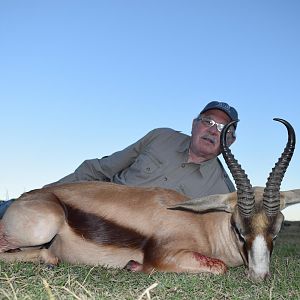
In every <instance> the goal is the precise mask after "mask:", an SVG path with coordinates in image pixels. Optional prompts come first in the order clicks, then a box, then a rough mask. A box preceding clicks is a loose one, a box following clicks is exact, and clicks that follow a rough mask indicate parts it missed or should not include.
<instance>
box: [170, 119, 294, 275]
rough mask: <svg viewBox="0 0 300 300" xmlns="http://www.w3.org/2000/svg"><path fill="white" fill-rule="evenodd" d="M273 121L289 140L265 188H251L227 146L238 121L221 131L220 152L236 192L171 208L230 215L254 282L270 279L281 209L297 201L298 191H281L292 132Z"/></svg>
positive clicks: (279, 120)
mask: <svg viewBox="0 0 300 300" xmlns="http://www.w3.org/2000/svg"><path fill="white" fill-rule="evenodd" d="M274 120H275V121H278V122H281V123H283V124H284V125H285V126H286V128H287V131H288V141H287V144H286V147H285V149H284V151H283V153H282V154H281V157H280V158H279V160H278V162H277V163H276V164H275V166H274V168H273V169H272V171H271V173H270V175H269V177H268V179H267V183H266V186H265V187H254V188H253V187H252V185H251V183H250V180H249V179H248V176H247V174H246V173H245V171H244V170H243V169H242V167H241V165H240V164H239V163H238V161H237V160H236V159H235V158H234V156H233V154H232V153H231V150H230V149H229V147H228V146H227V142H226V136H227V132H228V130H229V128H230V127H231V126H232V125H233V124H234V123H235V122H237V121H233V122H231V123H229V124H227V125H226V126H225V127H224V129H223V130H222V133H221V151H222V155H223V157H224V159H225V161H226V163H227V166H228V168H229V170H230V172H231V174H232V176H233V179H234V181H235V184H236V188H237V192H236V193H229V194H223V195H210V196H206V197H203V198H199V199H192V200H189V201H187V202H185V203H182V204H179V205H176V206H174V207H172V209H184V210H191V211H195V212H206V211H226V212H230V213H232V216H231V219H230V222H231V226H232V230H233V232H234V235H235V236H236V243H237V246H238V249H239V252H240V254H241V256H242V258H243V260H244V263H245V265H247V266H248V276H249V277H250V278H251V279H253V280H262V279H265V278H266V277H267V276H269V266H270V258H271V254H272V250H273V245H274V241H275V239H276V237H277V234H278V233H279V231H280V228H281V225H282V222H283V220H284V217H283V214H282V213H281V212H280V210H281V209H283V208H285V207H286V206H288V205H291V204H295V203H298V202H300V190H299V189H298V190H291V191H285V192H280V185H281V182H282V179H283V176H284V174H285V171H286V169H287V167H288V165H289V163H290V160H291V158H292V156H293V152H294V149H295V143H296V137H295V131H294V129H293V127H292V126H291V125H290V124H289V123H288V122H287V121H285V120H283V119H278V118H275V119H274Z"/></svg>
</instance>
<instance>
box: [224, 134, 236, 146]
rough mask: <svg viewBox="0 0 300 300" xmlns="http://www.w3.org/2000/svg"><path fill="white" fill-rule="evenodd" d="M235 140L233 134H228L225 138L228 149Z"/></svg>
mask: <svg viewBox="0 0 300 300" xmlns="http://www.w3.org/2000/svg"><path fill="white" fill-rule="evenodd" d="M235 140H236V137H235V136H234V135H233V134H229V135H228V136H227V137H226V142H227V145H228V147H230V146H231V145H232V144H233V143H234V142H235Z"/></svg>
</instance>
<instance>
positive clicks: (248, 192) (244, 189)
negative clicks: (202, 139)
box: [220, 121, 255, 217]
mask: <svg viewBox="0 0 300 300" xmlns="http://www.w3.org/2000/svg"><path fill="white" fill-rule="evenodd" d="M237 122H238V121H232V122H230V123H228V124H227V125H225V127H224V128H223V130H222V132H221V143H220V146H221V151H222V155H223V157H224V160H225V162H226V164H227V166H228V168H229V170H230V172H231V174H232V177H233V179H234V181H235V184H236V188H237V204H238V209H239V212H240V214H241V215H242V216H244V217H250V216H251V215H252V214H253V212H254V204H255V200H254V191H253V188H252V185H251V184H250V180H249V179H248V176H247V174H246V173H245V171H244V170H243V169H242V167H241V165H240V164H239V163H238V161H237V160H236V159H235V158H234V156H233V154H232V153H231V151H230V149H229V147H228V146H227V141H226V137H227V132H228V130H229V128H230V127H231V126H232V125H233V124H235V123H237Z"/></svg>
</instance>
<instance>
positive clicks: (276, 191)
mask: <svg viewBox="0 0 300 300" xmlns="http://www.w3.org/2000/svg"><path fill="white" fill-rule="evenodd" d="M273 120H275V121H278V122H281V123H282V124H284V125H285V127H286V128H287V131H288V141H287V144H286V146H285V148H284V151H283V152H282V154H281V157H280V158H279V159H278V162H277V163H276V164H275V166H274V168H273V169H272V171H271V173H270V175H269V177H268V180H267V183H266V187H265V189H264V194H263V206H264V209H265V212H266V214H267V215H268V216H274V215H276V214H277V213H278V211H279V210H280V185H281V182H282V179H283V176H284V174H285V171H286V169H287V167H288V165H289V163H290V161H291V159H292V156H293V153H294V150H295V144H296V135H295V131H294V128H293V127H292V125H291V124H290V123H289V122H287V121H286V120H283V119H279V118H274V119H273Z"/></svg>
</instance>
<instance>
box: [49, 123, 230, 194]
mask: <svg viewBox="0 0 300 300" xmlns="http://www.w3.org/2000/svg"><path fill="white" fill-rule="evenodd" d="M189 145H190V136H188V135H185V134H183V133H180V132H178V131H175V130H173V129H169V128H158V129H154V130H152V131H150V132H149V133H148V134H147V135H145V136H144V137H143V138H141V139H140V140H138V141H137V142H136V143H134V144H132V145H130V146H128V147H127V148H125V149H124V150H122V151H118V152H115V153H113V154H112V155H110V156H106V157H103V158H101V159H91V160H86V161H84V162H83V163H82V164H81V165H80V166H79V167H78V168H77V169H76V170H75V172H74V173H72V174H70V175H68V176H66V177H64V178H62V179H61V180H59V181H58V182H55V183H53V184H60V183H67V182H76V181H89V180H100V181H111V182H115V183H118V184H124V185H130V186H158V187H163V188H170V189H173V190H176V191H178V192H181V193H183V194H185V195H187V196H189V197H191V198H195V197H201V196H206V195H212V194H223V193H228V192H232V191H234V190H235V188H234V185H233V184H232V182H231V180H230V179H229V177H228V175H227V174H226V172H225V170H224V168H223V166H222V164H221V162H220V160H219V159H218V158H214V159H211V160H208V161H206V162H203V163H200V164H195V163H188V162H187V159H188V149H189ZM53 184H51V185H53Z"/></svg>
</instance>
